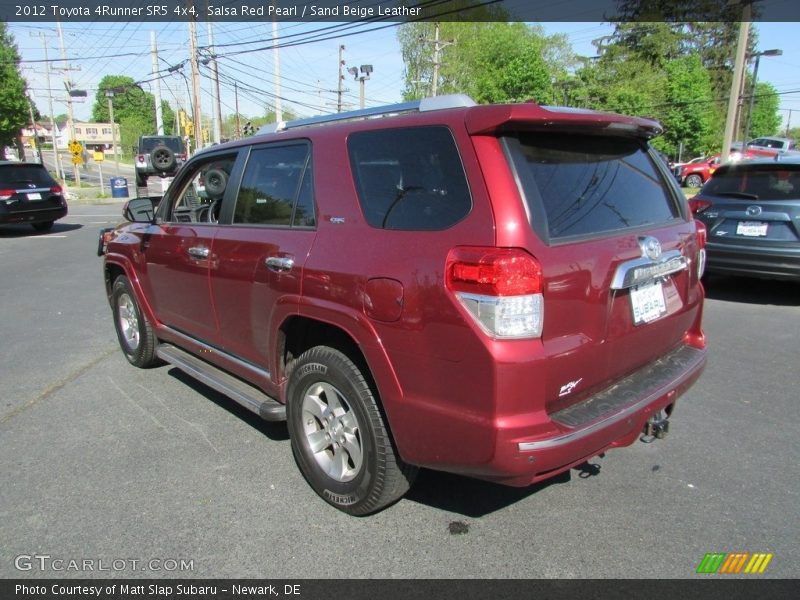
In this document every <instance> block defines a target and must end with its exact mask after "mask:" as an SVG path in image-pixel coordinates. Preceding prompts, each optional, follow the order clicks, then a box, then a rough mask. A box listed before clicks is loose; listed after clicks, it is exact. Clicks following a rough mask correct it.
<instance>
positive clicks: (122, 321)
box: [111, 275, 160, 369]
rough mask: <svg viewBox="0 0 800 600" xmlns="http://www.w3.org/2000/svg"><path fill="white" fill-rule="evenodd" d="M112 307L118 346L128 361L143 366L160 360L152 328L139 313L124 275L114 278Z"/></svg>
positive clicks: (137, 305)
mask: <svg viewBox="0 0 800 600" xmlns="http://www.w3.org/2000/svg"><path fill="white" fill-rule="evenodd" d="M111 309H112V313H113V315H114V329H116V331H117V339H118V340H119V346H120V348H122V353H123V354H124V355H125V358H127V359H128V362H129V363H131V364H132V365H134V366H136V367H140V368H142V369H145V368H147V367H152V366H154V365H157V364H159V363H160V360H159V359H158V358H157V357H156V336H155V334H154V333H153V328H152V326H151V325H150V322H149V321H148V320H147V319H146V318H145V316H144V315H143V314H142V311H141V309H140V308H139V303H138V302H136V296H135V295H134V293H133V290H132V289H131V284H130V281H128V278H127V277H125V276H124V275H120V276H119V277H117V278H116V279H115V280H114V286H113V287H112V288H111Z"/></svg>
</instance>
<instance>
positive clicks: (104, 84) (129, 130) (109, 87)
mask: <svg viewBox="0 0 800 600" xmlns="http://www.w3.org/2000/svg"><path fill="white" fill-rule="evenodd" d="M107 91H111V92H113V94H114V96H113V103H114V120H115V121H116V122H117V123H118V124H119V127H120V138H121V140H120V146H121V147H122V152H123V154H124V155H129V154H130V153H131V152H132V150H133V148H134V147H135V146H136V145H137V144H138V141H139V136H140V135H153V134H154V133H155V132H156V115H155V97H154V96H153V94H151V93H150V92H146V91H145V90H143V89H142V88H141V86H140V85H139V84H137V83H136V82H135V81H134V80H133V79H132V78H131V77H127V76H125V75H106V76H105V77H103V79H101V80H100V83H99V85H98V88H97V94H96V96H95V103H94V106H93V107H92V119H93V120H94V121H97V122H99V123H108V122H110V121H111V117H110V115H109V110H108V97H107V96H106V92H107ZM161 107H162V116H163V123H164V133H165V134H167V135H174V128H175V113H174V112H173V110H172V108H171V107H170V106H169V103H168V102H167V101H166V100H162V101H161Z"/></svg>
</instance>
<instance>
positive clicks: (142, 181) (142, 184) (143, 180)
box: [136, 173, 147, 188]
mask: <svg viewBox="0 0 800 600" xmlns="http://www.w3.org/2000/svg"><path fill="white" fill-rule="evenodd" d="M136 187H137V188H146V187H147V175H139V174H138V173H137V174H136Z"/></svg>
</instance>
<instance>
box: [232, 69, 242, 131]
mask: <svg viewBox="0 0 800 600" xmlns="http://www.w3.org/2000/svg"><path fill="white" fill-rule="evenodd" d="M233 98H234V103H235V106H236V130H235V131H234V132H233V136H234V137H235V138H236V139H237V140H240V139H242V127H241V123H240V122H239V84H237V83H236V82H235V81H234V82H233Z"/></svg>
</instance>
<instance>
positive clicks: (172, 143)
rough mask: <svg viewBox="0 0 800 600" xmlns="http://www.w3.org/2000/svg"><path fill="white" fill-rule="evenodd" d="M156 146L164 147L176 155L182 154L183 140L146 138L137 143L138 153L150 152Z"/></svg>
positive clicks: (175, 138)
mask: <svg viewBox="0 0 800 600" xmlns="http://www.w3.org/2000/svg"><path fill="white" fill-rule="evenodd" d="M156 146H166V147H167V148H169V149H170V150H172V151H173V152H174V153H176V154H183V140H181V139H180V138H178V137H146V138H142V139H141V140H140V141H139V153H140V154H147V153H149V152H152V151H153V149H154V148H155V147H156Z"/></svg>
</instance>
